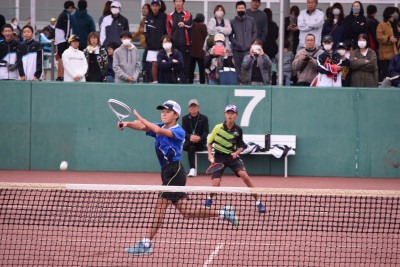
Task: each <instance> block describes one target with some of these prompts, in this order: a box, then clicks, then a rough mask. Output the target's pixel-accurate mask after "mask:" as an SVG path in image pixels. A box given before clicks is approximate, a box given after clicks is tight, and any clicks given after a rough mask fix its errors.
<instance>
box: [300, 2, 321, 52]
mask: <svg viewBox="0 0 400 267" xmlns="http://www.w3.org/2000/svg"><path fill="white" fill-rule="evenodd" d="M317 5H318V0H307V9H306V10H302V11H301V12H300V15H299V17H298V19H297V25H298V28H299V31H300V34H299V45H298V47H297V52H299V51H300V50H302V49H304V48H305V47H306V44H305V43H304V40H306V36H307V35H308V34H312V35H314V37H315V45H316V46H318V47H319V46H320V44H321V34H322V27H323V24H324V17H325V15H324V12H322V11H321V10H318V9H317Z"/></svg>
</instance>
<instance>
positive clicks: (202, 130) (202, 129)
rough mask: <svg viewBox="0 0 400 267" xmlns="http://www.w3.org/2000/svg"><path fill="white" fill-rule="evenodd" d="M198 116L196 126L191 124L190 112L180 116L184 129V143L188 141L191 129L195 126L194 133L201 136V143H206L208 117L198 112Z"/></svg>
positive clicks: (191, 132)
mask: <svg viewBox="0 0 400 267" xmlns="http://www.w3.org/2000/svg"><path fill="white" fill-rule="evenodd" d="M197 117H198V118H199V122H198V123H197V126H195V125H193V123H192V124H191V123H190V121H191V118H192V116H191V115H190V114H187V115H185V116H183V117H182V128H183V129H184V130H185V143H184V145H185V144H186V143H189V142H190V136H191V135H192V134H193V129H194V128H196V131H195V134H196V135H198V136H200V137H201V141H200V142H201V143H202V144H203V145H205V144H206V142H207V136H208V134H209V126H208V118H207V116H205V115H203V114H201V113H199V115H197Z"/></svg>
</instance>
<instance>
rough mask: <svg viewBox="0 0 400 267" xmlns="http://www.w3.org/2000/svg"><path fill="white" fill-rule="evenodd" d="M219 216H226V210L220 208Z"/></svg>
mask: <svg viewBox="0 0 400 267" xmlns="http://www.w3.org/2000/svg"><path fill="white" fill-rule="evenodd" d="M219 217H221V218H224V217H225V211H224V210H220V211H219Z"/></svg>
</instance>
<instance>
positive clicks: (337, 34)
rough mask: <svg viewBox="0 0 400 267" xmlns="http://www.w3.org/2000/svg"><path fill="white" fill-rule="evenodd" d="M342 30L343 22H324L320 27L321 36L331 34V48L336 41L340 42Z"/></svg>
mask: <svg viewBox="0 0 400 267" xmlns="http://www.w3.org/2000/svg"><path fill="white" fill-rule="evenodd" d="M336 25H337V26H336ZM335 26H336V27H335ZM332 30H333V31H332ZM343 31H344V24H343V22H342V23H341V24H337V23H336V24H332V25H328V22H325V24H324V27H323V28H322V36H325V35H330V36H332V38H333V48H335V47H336V45H337V44H338V43H340V42H341V41H342V39H343ZM331 32H332V33H331Z"/></svg>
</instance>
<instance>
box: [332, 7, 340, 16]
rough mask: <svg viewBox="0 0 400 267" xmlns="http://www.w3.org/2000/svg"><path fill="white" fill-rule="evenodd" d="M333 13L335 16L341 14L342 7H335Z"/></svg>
mask: <svg viewBox="0 0 400 267" xmlns="http://www.w3.org/2000/svg"><path fill="white" fill-rule="evenodd" d="M332 14H333V15H334V16H339V15H340V9H338V8H335V9H334V10H332Z"/></svg>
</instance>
